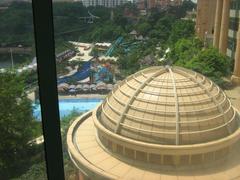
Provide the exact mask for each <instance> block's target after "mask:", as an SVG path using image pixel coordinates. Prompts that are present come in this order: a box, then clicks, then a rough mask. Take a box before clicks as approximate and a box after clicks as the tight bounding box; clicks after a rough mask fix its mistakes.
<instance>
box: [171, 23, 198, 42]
mask: <svg viewBox="0 0 240 180" xmlns="http://www.w3.org/2000/svg"><path fill="white" fill-rule="evenodd" d="M194 26H195V23H194V22H192V21H190V20H188V21H186V20H177V21H176V22H175V23H174V24H173V25H172V27H173V28H172V32H171V34H170V37H169V41H170V42H171V43H174V42H176V41H178V40H179V39H182V38H189V37H193V35H194Z"/></svg>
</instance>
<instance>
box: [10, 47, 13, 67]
mask: <svg viewBox="0 0 240 180" xmlns="http://www.w3.org/2000/svg"><path fill="white" fill-rule="evenodd" d="M10 55H11V64H12V70H13V68H14V64H13V53H12V48H10Z"/></svg>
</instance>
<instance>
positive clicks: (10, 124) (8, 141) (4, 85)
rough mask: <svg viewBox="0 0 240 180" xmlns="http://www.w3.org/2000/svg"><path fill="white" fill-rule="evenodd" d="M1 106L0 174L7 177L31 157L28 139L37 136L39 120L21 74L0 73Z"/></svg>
mask: <svg viewBox="0 0 240 180" xmlns="http://www.w3.org/2000/svg"><path fill="white" fill-rule="evenodd" d="M0 109H1V111H0V137H1V144H0V154H1V156H0V177H3V179H4V178H7V177H8V176H10V175H12V174H11V172H12V170H13V169H17V167H18V166H19V165H21V163H20V162H22V161H23V160H24V158H27V157H28V158H29V157H30V155H31V154H28V153H30V151H32V149H33V148H30V147H29V145H28V142H29V141H30V140H32V139H33V137H34V135H36V128H37V127H36V126H37V123H36V122H35V121H34V119H33V117H32V106H31V102H30V100H29V99H28V98H27V97H26V94H25V92H24V83H23V80H22V79H21V77H18V76H16V75H15V74H13V73H0Z"/></svg>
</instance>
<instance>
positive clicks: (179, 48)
mask: <svg viewBox="0 0 240 180" xmlns="http://www.w3.org/2000/svg"><path fill="white" fill-rule="evenodd" d="M202 48H203V43H202V42H201V41H200V40H199V39H198V38H188V39H180V40H178V41H177V42H176V43H175V44H174V45H173V46H172V48H171V52H170V54H169V59H171V60H172V61H173V62H176V65H182V64H186V62H187V61H189V60H190V59H192V58H193V57H194V56H196V55H198V53H199V52H200V51H201V49H202Z"/></svg>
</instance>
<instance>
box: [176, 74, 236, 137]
mask: <svg viewBox="0 0 240 180" xmlns="http://www.w3.org/2000/svg"><path fill="white" fill-rule="evenodd" d="M177 71H180V73H183V74H185V75H186V76H188V77H190V78H191V79H192V80H193V81H194V82H196V83H198V84H199V86H200V87H201V88H202V89H203V90H205V91H206V93H207V95H208V96H209V97H210V98H211V99H212V100H213V102H214V104H215V105H216V106H217V108H218V110H219V111H220V113H221V114H222V115H223V119H224V123H227V119H226V116H225V114H224V111H223V108H222V106H221V105H219V104H218V103H217V100H216V99H215V97H214V96H212V95H211V93H210V92H209V90H208V89H207V88H205V87H204V86H203V84H202V83H200V82H199V81H198V80H197V79H195V78H193V77H192V76H190V75H189V74H187V73H186V72H184V71H182V70H180V69H177ZM195 76H197V73H195ZM204 78H205V77H204ZM226 127H227V130H228V133H229V134H231V133H232V130H231V127H230V126H229V124H228V123H227V126H226Z"/></svg>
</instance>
